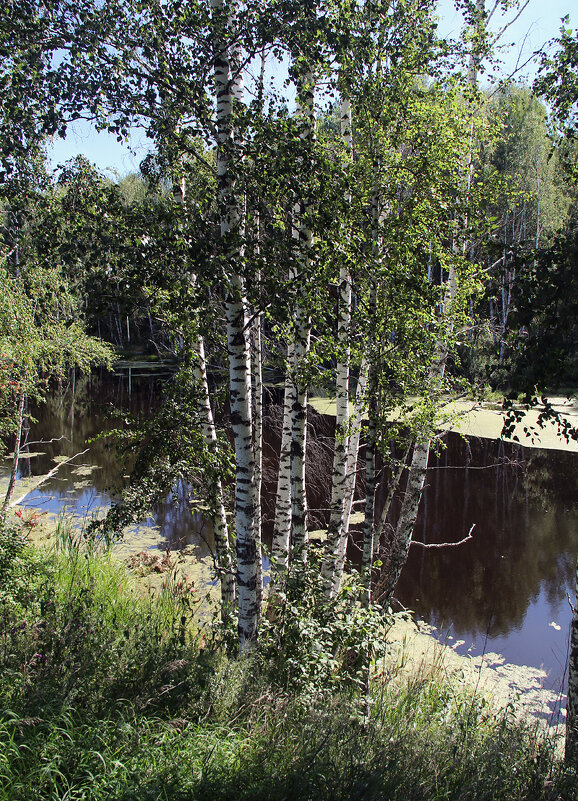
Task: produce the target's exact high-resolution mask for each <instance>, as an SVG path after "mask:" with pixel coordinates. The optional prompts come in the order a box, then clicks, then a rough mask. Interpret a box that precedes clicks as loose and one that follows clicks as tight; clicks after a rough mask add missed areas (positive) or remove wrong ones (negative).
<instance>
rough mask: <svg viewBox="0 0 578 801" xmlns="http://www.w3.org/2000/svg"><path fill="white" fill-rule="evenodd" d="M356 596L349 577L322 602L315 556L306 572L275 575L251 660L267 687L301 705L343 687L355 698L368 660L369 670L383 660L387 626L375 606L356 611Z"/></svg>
mask: <svg viewBox="0 0 578 801" xmlns="http://www.w3.org/2000/svg"><path fill="white" fill-rule="evenodd" d="M360 594H361V582H360V580H359V577H358V574H357V573H353V574H351V575H349V576H348V577H347V581H346V582H344V584H343V586H342V588H341V590H340V593H339V595H338V596H337V598H335V599H333V600H332V601H331V602H328V601H327V599H326V595H325V587H324V583H323V579H322V577H321V573H320V559H319V556H318V555H317V554H312V556H311V559H310V561H309V563H308V564H307V565H306V566H297V567H294V568H293V569H292V570H290V571H289V572H288V573H287V574H286V575H284V574H281V576H280V578H279V584H278V585H277V584H276V585H275V587H273V588H272V590H271V594H270V596H269V601H268V604H267V610H266V613H265V615H264V618H263V621H262V626H261V630H260V636H259V645H258V646H257V652H256V655H255V658H256V659H257V660H258V662H259V663H261V664H262V665H263V667H264V669H265V670H266V672H267V676H268V678H269V681H270V682H271V684H274V685H275V686H278V687H279V688H280V689H281V690H282V691H283V692H286V693H288V694H290V695H295V696H296V697H300V698H302V699H303V700H306V699H307V698H308V697H309V696H318V697H320V696H322V695H323V693H327V694H329V695H331V694H332V693H333V692H335V691H336V690H338V689H340V690H343V689H344V688H345V687H346V686H347V685H349V687H350V689H352V691H353V694H355V692H356V690H358V689H359V687H361V686H362V684H363V681H364V676H365V671H366V670H368V669H369V666H368V664H367V662H368V660H369V661H370V662H371V664H375V661H376V660H379V659H380V658H381V657H382V656H383V655H384V654H385V649H386V643H385V634H386V631H387V629H388V627H389V624H390V621H389V617H388V616H386V615H385V614H384V611H383V610H382V609H381V608H380V607H379V606H377V605H374V606H372V607H370V608H367V607H366V606H364V605H362V603H361V602H360Z"/></svg>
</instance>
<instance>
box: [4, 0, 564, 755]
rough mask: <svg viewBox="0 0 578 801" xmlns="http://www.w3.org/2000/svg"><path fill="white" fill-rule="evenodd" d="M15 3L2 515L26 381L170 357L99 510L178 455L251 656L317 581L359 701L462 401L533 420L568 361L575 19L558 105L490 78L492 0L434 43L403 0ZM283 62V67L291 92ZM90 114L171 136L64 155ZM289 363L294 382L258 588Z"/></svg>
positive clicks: (164, 481)
mask: <svg viewBox="0 0 578 801" xmlns="http://www.w3.org/2000/svg"><path fill="white" fill-rule="evenodd" d="M5 5H6V4H5ZM8 5H10V9H9V10H10V16H7V15H4V17H3V18H4V19H5V20H8V19H10V22H9V23H8V22H3V23H2V27H1V28H0V46H1V47H2V53H3V65H2V68H1V71H0V87H1V89H2V93H1V98H0V109H1V119H0V144H1V154H0V155H1V161H2V172H1V178H2V183H1V192H2V198H1V201H2V208H1V214H2V226H1V231H0V234H1V248H2V251H1V255H2V261H1V262H0V272H1V277H2V282H3V287H4V293H3V295H2V297H1V298H0V350H1V354H2V355H1V359H2V365H1V366H2V368H3V371H4V375H5V379H4V381H3V383H2V386H1V392H2V397H1V398H0V402H1V404H2V427H3V433H4V434H5V435H6V436H8V437H12V438H13V441H15V442H16V445H15V447H14V459H13V470H12V476H11V479H10V482H9V487H8V492H7V494H6V496H5V499H4V505H3V514H4V518H6V513H7V510H8V509H9V507H10V502H11V493H12V487H13V485H14V479H15V476H16V472H17V464H18V447H19V442H20V436H21V427H22V420H23V417H24V415H25V413H26V403H27V400H28V399H30V398H36V399H41V398H42V397H43V395H44V393H45V392H46V391H47V387H48V386H49V383H50V381H52V380H54V379H56V378H58V377H63V376H65V375H66V374H67V373H68V371H70V370H71V369H81V370H85V371H86V370H89V369H90V368H91V366H92V365H95V364H102V363H105V364H110V363H111V362H112V360H113V359H114V358H118V355H119V354H122V355H125V356H126V355H129V354H133V355H134V354H137V353H138V354H140V355H141V356H142V355H143V354H146V355H147V356H149V357H152V358H157V359H160V360H165V359H170V360H172V361H174V363H175V365H176V372H175V376H174V378H173V379H172V380H171V381H170V382H168V383H167V387H166V391H165V397H164V400H163V403H162V405H161V407H160V409H159V412H158V414H157V415H156V416H155V417H154V418H153V419H151V420H145V421H139V423H138V424H137V425H136V426H135V427H133V428H130V429H126V430H125V429H123V430H119V431H118V432H117V436H118V437H119V438H120V439H121V440H122V442H123V444H124V446H125V447H126V448H127V449H128V450H130V451H131V452H132V453H133V455H134V458H135V467H134V470H133V471H132V475H131V479H130V485H129V486H128V487H127V488H125V490H124V492H123V496H122V498H121V500H120V502H119V503H118V504H116V505H115V506H113V508H112V510H111V512H110V513H109V514H108V515H107V518H106V520H105V521H104V523H99V524H95V526H94V527H93V534H95V535H96V534H98V533H104V534H105V536H106V537H111V536H114V535H118V534H119V533H120V532H121V531H122V528H123V527H124V526H125V525H127V524H128V523H129V522H133V521H138V520H140V519H142V518H143V517H144V516H146V514H147V513H148V511H149V510H150V509H151V508H154V505H155V503H157V502H158V500H159V499H161V498H163V497H164V496H166V494H167V492H168V491H170V489H171V487H172V486H173V485H174V483H175V482H176V481H177V480H179V479H184V480H186V481H187V482H188V483H189V484H190V485H191V486H193V487H194V502H195V503H202V505H203V509H204V510H205V514H206V515H207V517H208V518H209V519H210V520H211V523H212V527H213V531H214V535H215V555H214V558H215V568H216V573H217V576H218V578H219V580H220V585H221V598H222V602H221V616H222V620H223V625H224V627H225V628H226V629H227V630H229V631H231V630H232V628H231V624H233V626H234V627H236V632H237V634H236V639H237V643H238V647H239V649H240V651H241V652H245V651H249V652H250V651H251V650H252V649H253V648H254V645H255V642H256V640H257V638H258V635H259V633H260V632H261V633H262V632H267V631H269V630H270V629H272V630H274V631H276V632H277V633H276V634H275V635H274V636H276V637H284V636H285V635H287V637H288V638H289V639H290V637H293V636H298V635H296V631H297V630H298V629H299V627H298V626H297V629H291V626H290V625H289V624H287V623H286V622H284V623H283V625H281V623H280V622H279V619H280V617H281V616H282V617H283V621H285V615H286V614H288V613H289V612H288V610H291V609H293V606H294V605H295V595H294V593H297V594H298V595H299V594H301V593H303V586H304V582H305V583H307V582H311V581H313V585H311V586H313V589H311V587H310V592H311V594H310V595H307V594H306V596H305V597H306V598H307V599H308V602H309V603H311V604H312V605H315V606H316V607H319V609H320V610H323V611H322V612H319V615H320V616H321V617H320V620H321V622H319V621H318V623H319V626H321V629H316V630H315V631H316V636H321V634H320V632H321V630H322V629H323V626H329V627H331V626H334V627H336V630H337V631H338V632H339V636H338V637H337V639H338V640H339V637H341V635H342V634H344V629H345V628H347V631H348V632H349V634H348V636H350V635H351V634H352V632H355V631H356V630H359V631H360V632H362V636H361V641H360V642H356V643H355V642H350V641H349V640H348V639H347V637H345V640H344V641H346V642H347V645H344V644H343V642H341V646H342V647H341V650H340V651H339V653H340V654H341V658H342V659H343V661H344V664H346V663H347V659H348V658H350V653H351V649H353V650H354V651H355V653H356V656H355V659H356V665H357V668H356V669H357V673H356V675H358V678H357V679H356V681H357V686H358V689H359V686H360V682H361V685H363V688H364V689H363V692H362V694H363V693H365V695H366V696H367V694H368V693H369V688H368V686H367V685H368V682H369V675H370V664H371V663H372V661H374V660H375V659H376V658H377V653H378V651H379V649H377V651H376V650H375V649H376V645H375V641H374V640H373V639H372V637H373V635H374V634H375V632H376V631H377V630H378V628H379V626H380V625H382V624H381V623H380V622H378V621H380V620H381V618H380V617H379V612H380V610H381V609H382V608H383V609H387V607H388V606H389V604H390V602H391V600H392V598H393V593H394V590H395V585H396V583H397V579H398V578H399V574H400V572H401V569H402V567H403V565H404V563H405V559H406V557H407V553H408V550H409V546H410V543H411V536H412V532H413V527H414V524H415V520H416V517H417V510H418V506H419V501H420V497H421V492H422V488H423V483H424V478H425V471H426V468H427V461H428V456H429V453H430V450H432V449H434V450H435V449H437V448H439V447H441V445H440V440H439V436H438V431H439V426H440V424H441V423H442V422H444V419H445V414H444V407H445V405H446V402H447V400H448V399H451V398H456V397H461V396H464V395H468V396H474V397H481V398H483V397H487V396H488V395H489V394H491V393H495V392H497V393H501V394H505V395H506V396H507V397H508V400H507V401H506V403H507V404H509V406H508V408H510V409H511V410H512V414H514V415H516V414H517V413H518V412H517V411H516V409H515V408H514V407H513V406H512V403H513V401H514V400H522V401H524V402H525V403H531V402H532V401H533V399H534V398H536V397H540V396H542V395H543V394H544V393H545V392H546V390H548V391H552V390H559V389H561V388H562V389H564V390H570V389H572V388H574V387H575V386H576V380H577V378H578V373H577V371H578V362H577V359H576V339H577V333H578V328H577V323H576V320H577V319H578V316H577V314H576V312H577V304H578V291H577V290H578V286H577V282H578V275H577V271H576V254H577V251H578V216H577V214H578V207H577V204H576V163H577V160H576V141H575V138H574V137H573V132H574V130H575V124H574V117H573V114H574V111H575V103H576V91H575V89H576V87H575V77H574V81H573V80H572V76H574V69H575V65H576V58H577V53H576V51H577V44H576V40H575V37H574V36H573V33H572V32H571V31H569V30H567V29H563V30H562V32H561V37H560V40H559V50H558V51H556V53H555V55H554V56H553V57H551V58H550V59H546V58H545V59H544V63H543V71H542V73H541V76H540V77H539V79H538V82H537V86H536V89H537V91H538V92H539V93H540V94H541V95H542V96H543V97H544V98H545V99H546V100H547V101H548V102H549V103H550V108H552V109H553V111H554V116H552V115H549V114H548V111H547V107H546V106H545V105H544V102H543V100H541V99H540V96H538V95H537V94H536V93H535V92H534V90H533V89H532V88H531V87H526V86H522V85H517V84H515V83H510V84H503V85H498V86H495V87H492V88H485V87H481V86H480V76H481V73H482V70H483V66H482V65H483V62H484V60H485V59H486V58H488V57H489V56H490V52H489V51H490V45H491V41H490V37H489V35H488V30H487V22H488V17H489V16H490V14H493V13H494V12H495V11H496V9H497V8H498V6H499V4H496V6H495V7H494V9H493V11H492V10H491V9H486V7H485V4H484V2H483V0H477V2H466V3H462V4H461V6H462V8H463V13H464V34H463V39H462V41H460V42H454V43H452V42H447V41H442V40H440V39H438V38H437V35H436V22H435V17H434V15H433V7H432V4H428V3H423V2H412V0H408V2H401V1H398V2H385V1H384V2H371V3H370V2H366V3H363V4H355V3H353V4H352V3H342V2H336V3H333V2H327V3H309V2H306V3H301V4H299V5H295V4H292V3H289V2H283V1H278V2H273V3H268V4H252V3H247V4H229V3H225V2H222V0H214V2H213V3H212V4H211V5H210V7H209V5H207V4H203V3H200V2H199V3H196V2H182V1H181V0H170V1H169V2H152V1H151V2H147V1H146V0H139V1H138V2H137V1H136V0H134V2H133V0H110V1H109V2H105V3H93V2H90V0H83V2H80V3H75V4H74V6H72V5H71V4H69V3H68V2H66V0H63V1H62V2H60V1H57V2H53V3H50V4H44V3H36V2H33V1H32V0H13V2H10V3H9V4H8ZM506 5H507V4H506ZM7 10H8V9H7ZM274 64H277V65H281V64H284V65H285V66H286V69H287V78H286V82H285V85H284V86H283V87H282V88H281V89H280V88H279V87H278V86H276V84H275V82H274V81H273V80H272V77H271V74H272V70H273V69H274V66H273V65H274ZM293 96H294V97H295V101H294V103H293V102H290V101H289V100H288V98H289V97H293ZM80 118H90V119H93V120H94V121H95V122H96V124H97V125H99V126H100V127H102V128H105V129H108V130H110V131H112V132H114V133H116V134H118V136H120V137H122V136H125V135H126V134H127V132H128V131H129V130H130V128H131V126H135V125H138V126H141V127H143V128H144V129H145V130H146V132H147V134H148V136H149V137H150V139H151V141H152V142H153V143H154V147H155V150H154V153H153V154H152V155H150V156H149V157H147V158H146V159H145V161H144V162H143V164H142V165H141V173H140V174H139V175H132V176H128V177H126V178H124V179H122V180H120V181H118V182H117V183H115V182H113V181H111V180H109V179H106V178H104V177H103V176H102V175H100V174H99V173H98V172H97V171H96V170H95V169H94V168H93V167H92V166H91V165H90V164H88V163H87V162H86V161H85V160H83V159H81V158H78V159H76V160H73V161H71V162H69V163H68V164H67V165H64V166H63V167H62V168H61V169H58V170H57V171H55V173H54V174H50V173H49V172H48V171H47V168H46V162H45V158H44V156H43V148H44V143H45V141H46V137H47V136H53V135H61V134H63V133H64V132H65V130H66V125H67V123H68V122H69V121H71V120H73V119H80ZM271 383H275V384H278V385H279V386H280V389H279V390H278V393H280V392H282V394H283V400H282V409H280V411H279V416H280V418H281V426H280V429H281V430H280V434H281V447H280V452H279V459H278V476H277V482H276V486H277V490H276V497H275V499H274V503H271V499H268V500H269V502H270V503H271V505H272V506H274V509H275V514H274V526H273V537H272V542H271V545H270V548H269V554H270V557H271V564H272V567H271V584H270V590H269V598H268V600H267V601H266V602H265V601H264V598H263V576H262V558H261V554H262V548H263V544H262V507H263V499H262V498H261V488H262V482H263V467H262V465H263V461H262V450H263V417H264V405H265V402H266V398H267V397H268V390H267V389H266V385H267V384H268V385H270V384H271ZM313 389H315V390H322V391H324V392H325V393H327V394H329V395H331V396H333V397H335V400H336V420H335V436H334V448H333V451H334V453H333V466H332V474H331V476H330V477H328V481H330V482H331V504H330V510H329V515H328V520H327V524H326V536H325V538H324V542H323V545H322V546H320V547H319V546H316V547H314V548H312V547H311V544H310V537H309V533H310V528H311V526H310V525H309V521H308V516H307V489H306V481H305V466H306V460H307V444H308V443H307V414H308V412H307V409H308V402H307V401H308V395H309V393H310V392H311V391H312V390H313ZM544 408H545V414H546V415H554V416H555V413H554V411H553V410H552V409H551V407H549V406H548V405H547V404H546V406H545V407H544ZM562 434H563V435H566V436H574V434H575V432H574V431H572V430H570V429H568V428H566V429H562ZM361 449H363V458H362V459H361V458H360V459H359V460H358V455H359V453H360V452H361ZM384 476H385V479H384V478H383V477H384ZM380 480H386V481H387V482H388V487H387V492H386V493H385V495H386V498H385V503H383V504H382V505H380V506H379V507H376V503H375V499H376V488H377V484H378V481H380ZM356 491H357V496H355V497H359V495H360V494H361V495H362V498H363V506H362V508H363V545H362V547H363V557H362V564H361V570H360V574H359V579H358V580H357V579H356V582H354V586H355V589H354V590H351V583H350V580H349V578H348V579H347V580H345V591H346V594H348V596H349V598H350V600H351V599H352V600H351V605H350V607H348V611H347V614H345V613H341V612H340V614H345V617H344V620H345V621H346V624H347V625H346V626H345V624H343V626H342V625H341V624H338V623H337V622H336V620H337V619H338V617H339V616H338V615H337V612H336V610H337V609H338V607H339V604H341V603H343V592H342V589H343V587H342V585H343V583H344V575H345V572H346V571H345V563H346V548H347V541H348V534H349V525H350V518H351V514H352V506H353V501H354V494H355V492H356ZM395 493H397V494H398V497H399V496H400V497H401V499H402V500H401V503H400V504H399V509H398V511H397V514H396V515H395V517H393V516H392V512H391V510H390V504H391V501H392V498H393V497H394V494H395ZM358 508H360V507H358ZM392 508H393V507H392ZM379 543H381V546H382V548H381V551H380V559H379V563H377V561H376V554H377V545H378V544H379ZM312 565H313V568H312ZM312 573H313V576H314V578H313V579H312ZM378 574H379V594H378V597H375V589H376V586H375V579H376V577H377V575H378ZM307 586H310V585H307ZM271 587H272V588H273V589H271ZM372 601H373V603H372ZM298 606H299V605H298V604H297V605H296V606H295V608H296V609H297V607H298ZM263 609H265V610H266V612H265V614H263ZM301 612H302V609H301ZM301 612H299V614H301ZM376 612H377V613H378V615H377V617H374V616H373V615H374V614H375V613H376ZM296 614H297V613H296ZM316 614H317V613H316ZM286 627H287V628H286ZM373 627H377V628H373ZM290 631H291V632H292V633H291V634H289V633H288V632H290ZM268 636H269V635H268ZM577 637H578V634H577ZM313 639H314V637H313ZM179 642H180V640H179ZM336 648H337V646H335V643H333V644H332V645H331V646H328V652H331V653H333V658H335V651H336ZM576 649H577V650H576V654H575V658H576V664H577V666H578V644H577V646H576ZM337 650H339V649H337ZM332 664H333V663H332ZM334 667H335V666H334ZM285 668H287V666H285ZM335 669H337V668H335ZM360 677H361V678H360ZM576 682H578V676H577V678H576ZM569 712H570V715H569V717H570V720H571V727H572V726H575V724H574V723H572V721H574V720H575V718H573V717H572V714H573V713H572V708H569ZM575 714H576V711H575V712H574V715H575ZM576 720H578V718H576ZM574 747H575V746H574Z"/></svg>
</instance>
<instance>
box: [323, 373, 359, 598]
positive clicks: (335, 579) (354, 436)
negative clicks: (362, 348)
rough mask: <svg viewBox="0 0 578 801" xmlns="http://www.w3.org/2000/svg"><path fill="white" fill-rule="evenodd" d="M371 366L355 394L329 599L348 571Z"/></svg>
mask: <svg viewBox="0 0 578 801" xmlns="http://www.w3.org/2000/svg"><path fill="white" fill-rule="evenodd" d="M367 373H368V362H367V361H365V360H364V361H363V362H362V364H361V367H360V369H359V379H358V381H357V390H356V393H355V409H354V413H353V420H354V426H355V427H354V430H353V431H352V433H351V436H350V439H349V451H348V454H347V465H346V469H345V475H346V480H345V498H344V505H343V525H342V527H341V536H340V538H339V539H338V540H337V541H336V542H335V544H334V548H333V549H330V548H329V546H328V547H327V550H326V553H325V557H324V559H323V563H322V565H321V574H322V576H323V579H324V582H325V588H326V589H325V592H326V595H327V596H328V597H329V598H333V597H335V596H336V595H337V593H338V592H339V588H340V587H341V579H342V577H343V569H344V567H345V555H346V553H347V539H348V536H349V519H350V517H351V509H352V508H353V497H354V494H355V481H356V477H357V457H358V454H359V440H360V437H361V424H362V418H363V411H364V407H365V392H366V388H367Z"/></svg>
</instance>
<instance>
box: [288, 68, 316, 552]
mask: <svg viewBox="0 0 578 801" xmlns="http://www.w3.org/2000/svg"><path fill="white" fill-rule="evenodd" d="M313 90H314V85H313V75H312V74H311V73H309V72H305V73H304V74H303V76H302V78H301V79H300V81H299V84H298V87H297V111H296V113H297V117H298V120H299V128H300V133H299V135H300V137H301V139H302V140H303V141H304V142H311V141H312V140H313V126H314V107H313ZM307 211H308V200H307V198H300V199H299V200H298V202H297V203H296V204H295V209H294V221H293V232H292V233H293V238H294V239H295V240H296V241H297V243H298V270H297V272H298V274H297V276H296V286H297V296H296V309H295V320H294V331H295V338H294V351H293V355H294V360H293V383H294V388H295V395H294V398H293V407H292V415H291V536H292V548H291V550H292V557H294V558H296V559H298V560H305V559H306V555H307V541H308V531H307V496H306V491H305V461H306V453H307V379H306V377H305V376H304V375H303V368H304V366H305V363H306V360H307V356H308V354H309V346H310V337H311V319H310V317H309V311H308V309H307V303H306V299H305V297H304V296H305V290H306V283H307V281H308V272H309V262H310V256H309V253H310V250H311V245H312V234H311V230H310V229H309V227H308V226H307V221H306V215H307Z"/></svg>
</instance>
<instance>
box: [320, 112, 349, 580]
mask: <svg viewBox="0 0 578 801" xmlns="http://www.w3.org/2000/svg"><path fill="white" fill-rule="evenodd" d="M341 136H342V139H343V142H344V144H345V147H346V150H347V154H348V158H349V159H352V157H353V147H352V146H353V139H352V132H351V103H350V102H349V100H348V99H347V98H343V99H342V100H341ZM346 202H347V203H350V202H351V193H348V195H347V196H346ZM351 304H352V287H351V275H350V273H349V270H348V268H347V265H346V264H342V265H341V266H340V269H339V294H338V310H337V344H338V358H337V369H336V375H335V405H336V409H335V440H334V446H333V472H332V479H331V502H330V508H331V514H330V518H329V526H328V527H327V545H326V549H327V553H328V554H337V551H338V544H339V543H340V542H341V538H342V535H343V524H344V517H345V496H346V482H347V459H348V454H349V445H350V431H349V371H350V355H351V348H350V346H349V336H350V329H351ZM334 565H335V561H333V562H332V563H330V562H327V564H326V565H325V566H324V567H325V570H326V572H327V573H329V571H330V572H331V573H332V572H333V567H334ZM325 578H326V583H327V585H328V586H329V582H331V581H332V576H329V575H327V576H326V577H325Z"/></svg>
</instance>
